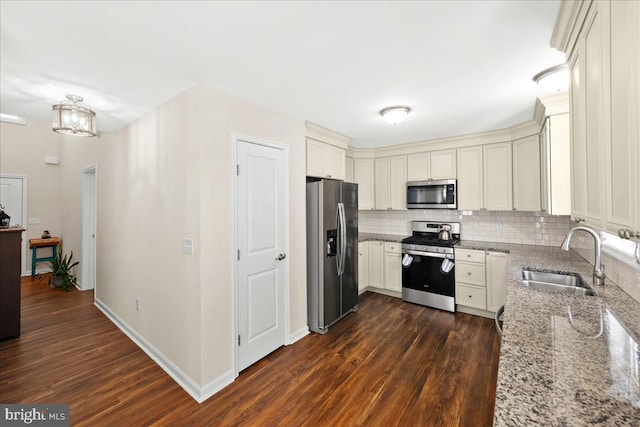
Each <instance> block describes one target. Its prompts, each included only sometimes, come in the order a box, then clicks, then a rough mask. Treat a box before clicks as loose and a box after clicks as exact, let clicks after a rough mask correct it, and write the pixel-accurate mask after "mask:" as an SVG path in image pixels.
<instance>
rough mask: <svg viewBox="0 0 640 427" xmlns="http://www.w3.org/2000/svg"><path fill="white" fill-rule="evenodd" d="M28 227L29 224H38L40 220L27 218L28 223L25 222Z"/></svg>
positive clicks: (35, 217)
mask: <svg viewBox="0 0 640 427" xmlns="http://www.w3.org/2000/svg"><path fill="white" fill-rule="evenodd" d="M27 222H28V223H29V224H30V225H31V224H40V218H39V217H37V216H34V217H29V221H27Z"/></svg>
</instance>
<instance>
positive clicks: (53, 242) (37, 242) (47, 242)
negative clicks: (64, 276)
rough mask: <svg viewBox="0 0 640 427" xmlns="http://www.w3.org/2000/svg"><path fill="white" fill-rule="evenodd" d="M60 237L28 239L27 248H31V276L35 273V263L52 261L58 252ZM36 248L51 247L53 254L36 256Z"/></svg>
mask: <svg viewBox="0 0 640 427" xmlns="http://www.w3.org/2000/svg"><path fill="white" fill-rule="evenodd" d="M59 244H60V238H58V237H50V238H48V239H29V248H31V276H35V275H36V264H37V263H39V262H44V261H53V260H54V259H56V255H57V254H58V245H59ZM38 248H53V255H52V256H48V257H43V258H38V257H37V250H38Z"/></svg>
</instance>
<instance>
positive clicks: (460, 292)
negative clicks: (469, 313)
mask: <svg viewBox="0 0 640 427" xmlns="http://www.w3.org/2000/svg"><path fill="white" fill-rule="evenodd" d="M455 254H456V261H455V262H456V265H455V269H456V304H457V305H459V306H465V307H471V308H476V309H479V310H486V309H487V293H486V292H487V290H486V277H485V262H484V251H474V250H469V249H456V250H455Z"/></svg>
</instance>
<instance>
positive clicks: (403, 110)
mask: <svg viewBox="0 0 640 427" xmlns="http://www.w3.org/2000/svg"><path fill="white" fill-rule="evenodd" d="M409 111H411V108H409V107H388V108H385V109H384V110H382V111H380V115H381V116H382V118H383V119H385V120H386V121H388V122H389V123H391V124H392V125H397V124H398V123H401V122H403V121H404V119H406V118H407V116H408V115H409Z"/></svg>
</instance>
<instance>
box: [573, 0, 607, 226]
mask: <svg viewBox="0 0 640 427" xmlns="http://www.w3.org/2000/svg"><path fill="white" fill-rule="evenodd" d="M607 8H608V4H605V3H604V2H594V3H593V8H592V9H591V10H590V12H589V16H588V17H587V22H586V27H585V30H584V33H583V34H584V45H583V47H584V50H583V57H584V61H585V62H584V66H585V71H586V72H585V73H584V76H583V77H584V84H585V87H584V95H585V98H584V105H585V117H584V125H585V132H584V133H583V136H584V139H585V144H586V147H585V149H586V153H585V158H586V162H587V163H586V169H585V172H587V175H586V177H584V178H586V183H587V188H586V190H587V201H586V202H587V203H586V212H585V219H586V221H587V223H589V224H592V225H594V226H596V227H598V228H602V220H603V215H602V213H603V212H602V211H603V208H602V206H603V203H602V202H603V200H604V198H603V197H604V190H605V181H604V179H603V178H604V162H603V159H605V147H606V145H607V144H608V141H609V139H610V135H609V134H608V132H607V129H608V128H609V123H608V122H609V120H610V119H609V118H608V117H607V115H608V114H609V106H608V99H609V96H608V94H607V93H606V92H607V90H608V89H607V86H608V85H607V84H606V83H605V82H608V74H607V73H608V70H607V69H608V60H607V57H608V53H607V52H605V50H606V49H607V46H608V44H609V40H608V37H607V34H608V28H606V27H607V26H608V25H607V21H608V18H607V17H606V15H607ZM576 179H578V177H576Z"/></svg>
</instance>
